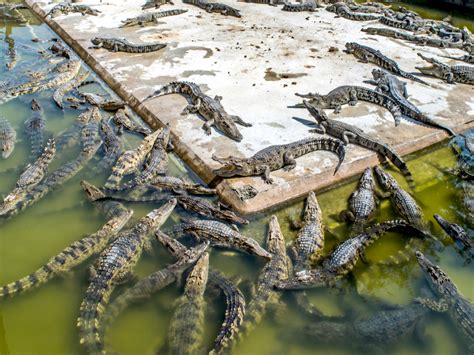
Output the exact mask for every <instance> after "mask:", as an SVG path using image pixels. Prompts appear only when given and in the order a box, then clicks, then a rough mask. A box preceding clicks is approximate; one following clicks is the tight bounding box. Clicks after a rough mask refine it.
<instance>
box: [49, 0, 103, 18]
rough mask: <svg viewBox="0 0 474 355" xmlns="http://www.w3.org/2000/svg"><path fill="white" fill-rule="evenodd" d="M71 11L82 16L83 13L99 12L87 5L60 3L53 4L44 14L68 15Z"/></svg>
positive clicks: (92, 13) (52, 15)
mask: <svg viewBox="0 0 474 355" xmlns="http://www.w3.org/2000/svg"><path fill="white" fill-rule="evenodd" d="M71 12H77V13H80V14H81V15H82V16H85V15H92V16H97V15H99V14H100V13H101V12H100V11H99V10H96V9H93V8H91V7H89V6H87V5H81V4H70V3H60V4H58V5H56V6H54V7H53V8H52V9H51V11H50V12H48V14H47V15H46V16H50V17H51V18H53V17H57V16H60V15H68V14H69V13H71Z"/></svg>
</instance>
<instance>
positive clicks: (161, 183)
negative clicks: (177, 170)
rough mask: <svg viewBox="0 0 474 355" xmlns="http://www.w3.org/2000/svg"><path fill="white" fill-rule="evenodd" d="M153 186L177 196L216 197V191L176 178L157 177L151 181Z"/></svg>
mask: <svg viewBox="0 0 474 355" xmlns="http://www.w3.org/2000/svg"><path fill="white" fill-rule="evenodd" d="M151 185H152V186H155V187H157V188H163V189H169V190H172V191H173V192H175V193H177V194H182V193H183V192H187V193H190V194H196V195H215V194H216V190H215V189H210V188H208V187H205V186H202V185H200V184H195V183H193V182H189V181H186V180H184V179H182V178H178V177H175V176H168V175H167V176H155V178H153V180H152V181H151Z"/></svg>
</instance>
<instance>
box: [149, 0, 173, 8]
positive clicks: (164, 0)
mask: <svg viewBox="0 0 474 355" xmlns="http://www.w3.org/2000/svg"><path fill="white" fill-rule="evenodd" d="M166 4H170V5H174V3H173V2H172V1H171V0H147V2H146V3H145V5H143V6H142V10H147V9H152V8H155V9H158V8H160V6H162V5H166Z"/></svg>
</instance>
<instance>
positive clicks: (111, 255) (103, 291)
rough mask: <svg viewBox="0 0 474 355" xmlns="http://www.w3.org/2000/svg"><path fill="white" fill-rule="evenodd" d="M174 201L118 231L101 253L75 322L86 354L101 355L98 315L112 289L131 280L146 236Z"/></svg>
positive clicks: (99, 317) (100, 319)
mask: <svg viewBox="0 0 474 355" xmlns="http://www.w3.org/2000/svg"><path fill="white" fill-rule="evenodd" d="M175 206H176V200H170V201H168V202H167V203H165V204H164V205H163V206H162V207H160V208H157V209H155V210H153V211H151V212H150V213H148V214H147V215H146V216H145V217H142V218H141V219H140V220H139V221H138V222H137V224H136V225H135V226H134V227H133V228H132V229H130V230H128V231H125V232H122V233H121V234H120V236H119V237H118V238H117V239H115V240H114V241H113V242H112V243H111V244H110V245H109V246H108V247H107V248H106V249H105V250H104V251H103V252H102V253H101V254H100V257H99V260H98V261H97V263H96V265H95V267H94V269H93V272H92V275H91V281H90V284H89V287H88V288H87V290H86V293H85V296H84V299H83V301H82V304H81V307H80V315H79V318H78V320H77V326H78V328H79V335H80V343H81V344H82V345H83V346H84V348H85V350H86V351H87V353H92V354H99V353H104V352H105V349H104V344H103V341H102V332H101V322H102V318H103V317H102V316H103V314H104V311H105V309H106V306H107V304H108V302H109V299H110V296H111V294H112V292H113V290H114V288H115V286H116V285H117V284H118V283H120V282H125V281H126V280H127V278H129V277H131V275H132V273H133V269H134V267H135V264H136V263H137V262H138V259H139V258H140V256H141V253H142V250H143V247H144V246H145V243H146V242H147V241H149V239H148V238H149V235H150V234H151V233H152V232H153V231H154V230H156V229H157V228H159V227H160V226H161V225H162V224H163V223H164V222H165V221H166V219H167V218H168V216H169V215H170V214H171V212H173V210H174V207H175Z"/></svg>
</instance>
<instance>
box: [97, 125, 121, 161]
mask: <svg viewBox="0 0 474 355" xmlns="http://www.w3.org/2000/svg"><path fill="white" fill-rule="evenodd" d="M99 134H100V137H101V138H102V151H103V152H104V156H103V157H102V160H101V161H100V163H99V166H100V167H102V168H110V167H112V166H113V165H114V164H115V162H116V161H117V159H118V158H119V156H121V155H122V153H123V144H122V141H121V140H120V138H119V137H118V136H117V135H116V134H115V132H114V130H113V129H112V127H111V126H110V124H109V123H108V120H107V119H106V118H102V119H101V120H100V124H99Z"/></svg>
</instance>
